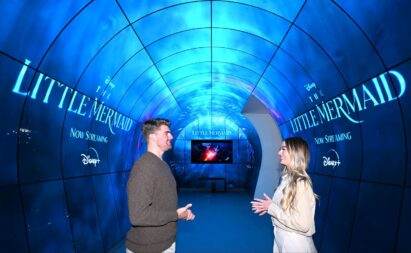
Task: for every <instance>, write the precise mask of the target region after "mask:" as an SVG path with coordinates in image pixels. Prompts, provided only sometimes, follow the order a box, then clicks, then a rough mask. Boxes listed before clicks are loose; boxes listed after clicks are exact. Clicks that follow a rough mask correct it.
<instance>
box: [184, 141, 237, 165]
mask: <svg viewBox="0 0 411 253" xmlns="http://www.w3.org/2000/svg"><path fill="white" fill-rule="evenodd" d="M191 163H233V141H232V140H191Z"/></svg>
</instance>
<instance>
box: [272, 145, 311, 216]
mask: <svg viewBox="0 0 411 253" xmlns="http://www.w3.org/2000/svg"><path fill="white" fill-rule="evenodd" d="M284 142H285V146H286V148H287V151H288V153H289V154H290V164H289V165H288V166H285V168H284V171H283V174H284V175H286V176H287V177H288V185H287V186H286V187H285V188H284V189H283V198H282V199H281V202H280V204H281V208H282V209H283V210H287V209H289V208H294V200H295V195H296V193H297V183H298V182H304V183H305V184H308V185H309V186H310V187H311V188H312V182H311V178H310V176H309V175H308V174H307V170H308V164H309V162H310V150H309V149H308V144H307V142H306V141H305V140H304V139H302V138H300V137H291V138H287V139H285V140H284ZM314 196H316V195H314ZM316 197H317V196H316Z"/></svg>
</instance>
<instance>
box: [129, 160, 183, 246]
mask: <svg viewBox="0 0 411 253" xmlns="http://www.w3.org/2000/svg"><path fill="white" fill-rule="evenodd" d="M127 194H128V209H129V217H130V222H131V228H130V230H129V231H128V233H127V239H126V247H127V248H128V249H130V250H131V251H133V252H135V253H138V252H162V251H164V250H165V249H167V248H169V247H170V246H171V244H172V243H173V242H175V240H176V233H177V218H178V217H177V208H178V203H177V202H178V199H177V189H176V181H175V179H174V176H173V174H172V173H171V171H170V168H169V166H168V165H167V163H166V162H164V161H163V160H161V159H160V158H159V157H157V156H156V155H154V154H153V153H150V152H147V153H145V154H143V155H142V156H141V157H140V159H139V160H137V161H136V162H135V163H134V166H133V169H132V171H131V173H130V177H129V179H128V183H127Z"/></svg>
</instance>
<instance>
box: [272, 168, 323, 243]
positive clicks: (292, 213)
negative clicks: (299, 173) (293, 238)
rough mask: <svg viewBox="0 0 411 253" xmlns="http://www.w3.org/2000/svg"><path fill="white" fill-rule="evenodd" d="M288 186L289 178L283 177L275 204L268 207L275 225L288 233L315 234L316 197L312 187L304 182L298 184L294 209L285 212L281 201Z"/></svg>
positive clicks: (274, 199)
mask: <svg viewBox="0 0 411 253" xmlns="http://www.w3.org/2000/svg"><path fill="white" fill-rule="evenodd" d="M287 184H288V178H287V176H283V178H282V180H281V184H280V185H279V186H278V187H277V189H276V190H275V193H274V197H273V203H272V204H271V205H270V206H269V207H268V214H269V215H271V220H272V222H273V225H274V226H276V227H277V228H280V229H284V230H286V231H290V232H295V233H298V234H301V235H305V236H312V235H313V234H314V233H315V223H314V214H315V197H314V192H313V190H312V188H311V186H310V185H309V184H308V183H305V182H303V181H299V182H297V192H296V195H295V199H294V202H295V203H294V206H295V208H294V209H289V210H286V211H284V210H283V209H282V208H281V205H280V201H281V199H282V198H283V189H284V188H285V187H286V186H287Z"/></svg>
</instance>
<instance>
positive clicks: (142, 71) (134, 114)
mask: <svg viewBox="0 0 411 253" xmlns="http://www.w3.org/2000/svg"><path fill="white" fill-rule="evenodd" d="M2 5H3V11H2V12H4V13H15V15H10V14H9V15H8V16H6V18H4V19H5V20H6V21H7V22H4V23H3V24H1V25H0V26H1V31H2V32H3V36H2V37H0V42H1V43H0V45H4V46H3V48H1V49H0V50H1V51H2V52H3V53H6V54H7V55H8V56H10V57H12V58H14V59H17V60H18V61H21V62H25V60H26V59H28V60H29V61H30V67H31V68H33V69H35V70H37V71H39V72H41V73H44V74H45V75H47V76H49V77H51V78H53V79H55V80H57V81H59V82H61V83H64V84H65V85H67V86H69V87H72V88H73V89H75V90H78V91H79V92H80V93H83V94H86V95H87V96H89V97H92V98H97V99H98V100H99V101H101V102H103V103H104V104H106V105H107V106H109V107H111V108H113V109H115V110H117V111H119V112H120V113H122V114H124V115H126V116H129V117H131V118H132V119H134V120H136V121H142V120H144V119H146V118H148V117H152V116H160V117H168V118H172V119H178V121H179V124H182V125H184V124H187V123H189V122H191V121H192V120H194V119H196V118H198V117H199V116H211V117H214V116H219V117H225V118H230V119H232V120H233V121H240V122H241V121H242V120H243V119H242V115H241V112H242V110H243V109H244V106H245V105H246V103H247V101H248V99H249V98H250V97H251V96H254V97H256V98H257V99H258V100H260V101H261V102H262V103H263V104H264V105H265V106H266V107H267V108H268V110H269V111H270V112H271V113H272V116H273V117H274V119H275V120H276V121H277V123H278V124H282V123H284V122H286V121H287V120H289V119H291V118H293V117H295V116H296V115H299V114H301V113H302V112H305V111H307V110H309V109H310V108H312V107H314V106H315V104H317V103H318V102H319V101H326V100H329V99H330V98H333V97H335V96H336V95H338V94H341V93H343V92H344V91H346V90H348V89H350V88H352V87H354V86H357V85H359V84H361V83H362V82H365V81H367V80H369V79H370V78H372V77H375V76H377V75H378V74H380V73H383V72H385V71H386V70H387V69H389V68H390V67H392V66H394V65H396V64H399V62H401V61H402V60H403V59H406V58H409V57H410V55H411V39H410V38H409V36H408V39H407V38H406V37H405V36H404V35H403V34H401V31H403V32H406V31H408V26H409V25H407V24H409V23H411V18H410V17H409V16H410V15H408V14H406V13H407V12H406V11H407V10H410V9H411V7H410V3H409V2H407V1H401V2H398V3H396V5H392V4H391V2H389V1H381V2H380V1H379V2H378V3H376V2H375V1H361V2H358V1H300V0H295V1H285V0H284V1H263V0H260V1H245V0H244V1H184V0H169V1H125V0H117V1H112V0H111V1H109V0H102V1H18V2H13V1H9V2H4V3H2ZM388 10H392V12H388V13H387V11H388ZM390 13H393V14H390ZM394 27H395V29H396V30H397V31H400V32H397V33H393V34H391V36H388V35H387V32H388V31H389V30H390V29H393V28H394ZM381 34H384V36H382V35H381ZM388 34H389V32H388ZM27 35H30V36H27ZM394 45H395V46H394ZM314 84H315V86H314ZM310 85H311V86H310ZM310 87H315V89H316V91H317V92H316V93H315V94H313V93H312V91H311V93H310V89H311V88H310ZM314 95H315V96H314Z"/></svg>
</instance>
